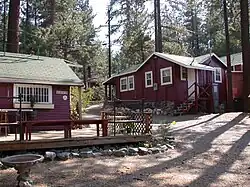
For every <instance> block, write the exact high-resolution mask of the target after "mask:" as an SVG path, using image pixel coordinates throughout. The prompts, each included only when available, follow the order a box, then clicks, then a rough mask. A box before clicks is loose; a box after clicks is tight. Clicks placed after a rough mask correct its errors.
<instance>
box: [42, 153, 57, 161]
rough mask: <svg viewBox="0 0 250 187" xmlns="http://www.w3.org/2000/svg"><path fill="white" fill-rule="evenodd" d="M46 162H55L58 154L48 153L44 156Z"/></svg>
mask: <svg viewBox="0 0 250 187" xmlns="http://www.w3.org/2000/svg"><path fill="white" fill-rule="evenodd" d="M44 158H45V160H50V161H53V160H54V159H55V158H56V153H55V152H52V151H46V152H45V155H44Z"/></svg>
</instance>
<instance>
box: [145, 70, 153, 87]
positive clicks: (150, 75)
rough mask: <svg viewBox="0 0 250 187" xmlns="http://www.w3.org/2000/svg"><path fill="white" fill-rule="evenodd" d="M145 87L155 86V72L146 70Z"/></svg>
mask: <svg viewBox="0 0 250 187" xmlns="http://www.w3.org/2000/svg"><path fill="white" fill-rule="evenodd" d="M145 87H146V88H148V87H153V72H152V71H148V72H145Z"/></svg>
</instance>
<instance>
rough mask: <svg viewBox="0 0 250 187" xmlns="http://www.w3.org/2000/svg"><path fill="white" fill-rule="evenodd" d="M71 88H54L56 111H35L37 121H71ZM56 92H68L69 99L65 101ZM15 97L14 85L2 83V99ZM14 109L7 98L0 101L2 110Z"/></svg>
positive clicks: (0, 91) (0, 94) (0, 90)
mask: <svg viewBox="0 0 250 187" xmlns="http://www.w3.org/2000/svg"><path fill="white" fill-rule="evenodd" d="M69 88H70V87H69V86H53V87H52V89H53V91H52V97H53V99H52V101H53V104H54V109H51V110H47V109H35V110H36V111H37V116H36V118H35V120H52V119H69V117H70V99H69V98H70V89H69ZM56 90H60V91H68V95H67V96H68V99H67V100H63V95H57V94H56ZM8 94H9V95H8ZM1 96H3V97H6V96H13V84H12V83H9V84H5V83H4V84H3V83H0V97H1ZM7 108H8V109H11V108H13V101H12V100H8V99H7V98H1V99H0V109H7Z"/></svg>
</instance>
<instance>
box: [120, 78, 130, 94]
mask: <svg viewBox="0 0 250 187" xmlns="http://www.w3.org/2000/svg"><path fill="white" fill-rule="evenodd" d="M127 80H128V79H127V77H123V78H121V79H120V91H121V92H124V91H127V89H128V88H127Z"/></svg>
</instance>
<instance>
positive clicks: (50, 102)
mask: <svg viewBox="0 0 250 187" xmlns="http://www.w3.org/2000/svg"><path fill="white" fill-rule="evenodd" d="M18 87H32V88H48V89H49V102H46V103H39V104H52V86H49V85H34V84H14V88H13V96H14V97H16V96H17V92H18V91H17V90H18V89H17V88H18ZM13 102H14V103H19V101H18V100H17V99H14V100H13ZM25 103H26V104H27V103H29V102H23V104H25Z"/></svg>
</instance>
